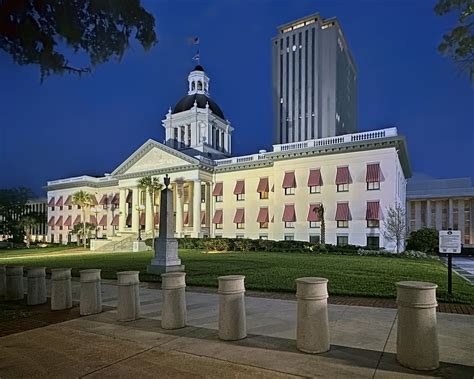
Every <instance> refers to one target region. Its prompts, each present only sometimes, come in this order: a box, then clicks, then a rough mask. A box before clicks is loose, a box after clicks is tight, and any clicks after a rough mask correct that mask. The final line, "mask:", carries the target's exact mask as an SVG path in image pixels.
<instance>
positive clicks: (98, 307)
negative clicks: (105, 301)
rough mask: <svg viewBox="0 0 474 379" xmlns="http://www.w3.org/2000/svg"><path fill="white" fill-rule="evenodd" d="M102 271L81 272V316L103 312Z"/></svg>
mask: <svg viewBox="0 0 474 379" xmlns="http://www.w3.org/2000/svg"><path fill="white" fill-rule="evenodd" d="M100 272H101V270H100V269H90V270H81V271H79V274H80V276H81V278H80V282H81V296H80V305H79V313H80V315H81V316H87V315H93V314H96V313H100V312H102V289H101V285H100Z"/></svg>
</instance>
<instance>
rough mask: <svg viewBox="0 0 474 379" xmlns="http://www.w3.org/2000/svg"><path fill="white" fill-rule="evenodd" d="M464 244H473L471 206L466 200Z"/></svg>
mask: <svg viewBox="0 0 474 379" xmlns="http://www.w3.org/2000/svg"><path fill="white" fill-rule="evenodd" d="M464 243H465V244H469V243H471V205H470V204H469V201H467V200H464Z"/></svg>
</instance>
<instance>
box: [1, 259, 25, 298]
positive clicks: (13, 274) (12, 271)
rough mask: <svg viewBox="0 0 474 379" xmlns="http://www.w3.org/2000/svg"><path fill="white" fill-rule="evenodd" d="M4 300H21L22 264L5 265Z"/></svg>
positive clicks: (22, 292)
mask: <svg viewBox="0 0 474 379" xmlns="http://www.w3.org/2000/svg"><path fill="white" fill-rule="evenodd" d="M5 274H6V290H5V300H21V299H23V298H24V296H25V292H24V289H23V266H6V268H5Z"/></svg>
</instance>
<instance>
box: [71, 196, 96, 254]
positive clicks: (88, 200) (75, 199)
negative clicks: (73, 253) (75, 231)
mask: <svg viewBox="0 0 474 379" xmlns="http://www.w3.org/2000/svg"><path fill="white" fill-rule="evenodd" d="M72 203H73V204H75V205H79V206H80V207H81V212H82V225H83V226H82V235H83V236H84V248H86V247H87V238H86V208H88V207H90V206H91V204H92V197H91V195H90V194H89V193H87V192H86V191H83V190H81V191H77V192H75V193H74V194H73V195H72Z"/></svg>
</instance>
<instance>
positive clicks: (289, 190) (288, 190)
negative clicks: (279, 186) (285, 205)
mask: <svg viewBox="0 0 474 379" xmlns="http://www.w3.org/2000/svg"><path fill="white" fill-rule="evenodd" d="M294 194H295V189H294V188H293V187H288V188H285V195H294Z"/></svg>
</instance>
